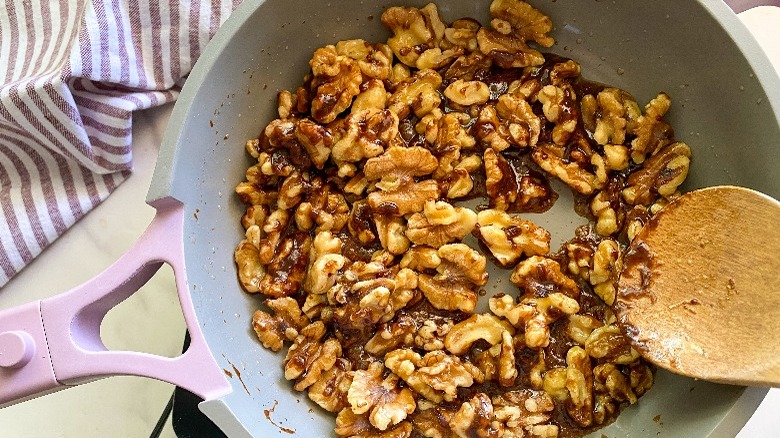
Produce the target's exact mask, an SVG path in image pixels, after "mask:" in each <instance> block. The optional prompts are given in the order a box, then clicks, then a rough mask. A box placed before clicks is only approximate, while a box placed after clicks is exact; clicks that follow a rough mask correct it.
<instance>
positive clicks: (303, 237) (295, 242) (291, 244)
mask: <svg viewBox="0 0 780 438" xmlns="http://www.w3.org/2000/svg"><path fill="white" fill-rule="evenodd" d="M310 245H311V237H310V236H309V234H308V233H301V232H296V233H293V234H292V235H291V236H289V237H286V238H285V239H284V240H283V241H282V242H281V243H280V244H279V246H278V247H277V249H276V253H275V254H274V256H273V258H272V259H271V261H270V263H268V266H267V271H266V273H265V276H264V277H263V279H262V280H261V281H260V292H262V293H264V294H265V295H268V296H270V297H274V298H278V297H284V296H290V295H292V294H294V293H296V292H298V290H299V289H300V287H301V284H302V283H303V280H304V277H305V276H306V267H307V265H308V263H309V247H310Z"/></svg>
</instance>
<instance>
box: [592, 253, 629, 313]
mask: <svg viewBox="0 0 780 438" xmlns="http://www.w3.org/2000/svg"><path fill="white" fill-rule="evenodd" d="M621 267H622V262H621V258H620V247H619V246H618V244H617V242H615V241H614V240H609V239H607V240H602V241H601V242H599V246H598V247H597V248H596V252H595V254H594V255H593V267H592V270H591V272H590V276H589V277H590V284H592V285H593V290H594V292H596V295H598V296H599V297H600V298H601V299H602V300H604V302H605V303H607V305H609V306H611V305H612V304H613V303H614V302H615V294H616V291H615V282H616V281H617V278H618V275H620V271H621Z"/></svg>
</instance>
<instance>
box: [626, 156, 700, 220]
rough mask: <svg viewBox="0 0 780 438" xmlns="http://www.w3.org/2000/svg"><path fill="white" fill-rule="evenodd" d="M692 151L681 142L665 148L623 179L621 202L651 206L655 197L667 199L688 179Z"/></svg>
mask: <svg viewBox="0 0 780 438" xmlns="http://www.w3.org/2000/svg"><path fill="white" fill-rule="evenodd" d="M690 163H691V148H690V147H688V145H687V144H685V143H683V142H680V141H678V142H675V143H672V144H670V145H667V146H664V147H663V148H661V150H659V151H658V152H657V153H656V154H655V155H653V156H651V157H650V158H648V159H647V160H645V162H644V163H643V165H642V168H640V169H637V170H635V171H634V172H632V173H631V174H630V175H629V176H628V180H626V188H625V189H624V190H623V199H625V200H626V202H628V203H629V204H632V205H637V204H641V205H650V204H652V203H653V202H654V201H655V200H656V198H657V196H664V197H669V196H672V195H674V194H675V192H676V190H677V188H678V187H679V186H680V184H682V182H683V181H684V180H685V178H686V177H687V176H688V168H689V167H690Z"/></svg>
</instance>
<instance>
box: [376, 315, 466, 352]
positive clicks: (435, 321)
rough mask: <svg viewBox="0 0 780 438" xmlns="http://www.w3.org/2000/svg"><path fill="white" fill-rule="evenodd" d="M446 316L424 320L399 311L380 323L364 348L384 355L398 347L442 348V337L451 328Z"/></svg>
mask: <svg viewBox="0 0 780 438" xmlns="http://www.w3.org/2000/svg"><path fill="white" fill-rule="evenodd" d="M453 325H454V324H453V322H452V321H451V320H450V319H448V318H443V317H439V318H433V317H431V318H428V319H426V320H424V321H421V320H420V319H417V318H414V317H412V316H410V315H409V314H405V313H401V314H399V315H398V316H397V317H396V318H395V319H394V320H392V321H390V322H387V323H385V324H382V325H381V326H380V327H379V329H377V332H376V334H375V335H374V336H373V337H372V338H371V339H369V340H368V342H366V346H365V350H366V351H367V352H369V353H371V354H375V355H384V354H385V353H387V352H388V351H390V350H394V349H397V348H399V347H416V348H419V349H422V350H425V351H434V350H441V349H443V348H444V337H445V336H446V335H447V333H449V331H450V329H452V326H453Z"/></svg>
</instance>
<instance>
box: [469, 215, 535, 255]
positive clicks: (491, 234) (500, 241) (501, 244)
mask: <svg viewBox="0 0 780 438" xmlns="http://www.w3.org/2000/svg"><path fill="white" fill-rule="evenodd" d="M475 234H476V235H477V236H478V237H479V239H480V240H481V241H482V242H483V243H485V245H486V246H487V247H488V249H489V250H490V252H491V253H492V254H493V256H494V257H495V258H496V260H498V262H499V263H501V265H503V266H511V265H514V263H515V262H517V261H518V260H519V259H520V257H522V256H523V254H525V255H526V256H533V255H544V254H547V253H548V252H549V251H550V233H548V232H547V231H546V230H545V229H544V228H542V227H540V226H538V225H536V224H534V223H533V222H531V221H527V220H523V219H520V218H519V217H512V216H510V215H509V214H507V213H506V212H503V211H501V210H495V209H488V210H482V211H480V212H479V214H477V225H476V230H475Z"/></svg>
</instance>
